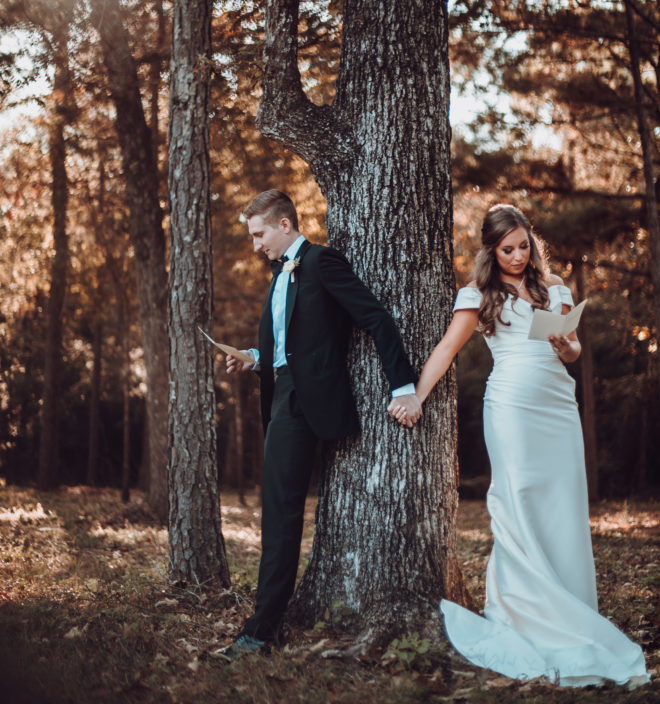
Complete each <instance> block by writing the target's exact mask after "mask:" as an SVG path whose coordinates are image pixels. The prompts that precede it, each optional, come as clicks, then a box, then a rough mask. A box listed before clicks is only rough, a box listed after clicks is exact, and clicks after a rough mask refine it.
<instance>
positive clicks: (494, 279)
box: [474, 203, 550, 337]
mask: <svg viewBox="0 0 660 704" xmlns="http://www.w3.org/2000/svg"><path fill="white" fill-rule="evenodd" d="M518 227H522V228H524V230H525V231H526V232H527V235H528V237H529V249H530V252H529V262H528V264H527V266H526V267H525V271H524V272H523V275H524V276H525V277H526V280H525V285H526V288H527V291H528V292H529V295H530V296H531V298H532V306H533V307H534V308H544V309H547V307H548V302H549V300H550V299H549V296H548V287H547V286H546V284H545V279H546V276H547V264H546V257H545V247H544V244H543V241H542V240H541V239H539V238H538V237H537V236H536V235H534V233H533V232H532V226H531V225H530V223H529V220H528V219H527V218H526V217H525V216H524V215H523V214H522V213H521V212H520V210H518V208H515V207H514V206H513V205H506V204H504V203H499V204H498V205H494V206H493V207H492V208H491V209H490V210H489V211H488V212H487V213H486V217H485V218H484V222H483V225H482V226H481V250H480V251H479V253H478V254H477V259H476V261H475V265H474V278H475V280H476V284H477V288H478V289H479V290H480V291H481V294H482V296H483V298H482V300H481V307H480V308H479V327H480V329H481V332H482V333H483V334H484V335H486V336H487V337H490V336H491V335H494V334H495V323H496V321H497V320H499V321H500V323H502V324H503V325H510V323H505V322H504V321H503V320H502V307H503V306H504V302H505V301H506V298H507V296H508V295H509V294H512V295H513V300H514V302H515V301H516V299H517V298H518V291H517V290H516V289H515V287H514V286H512V285H511V284H508V283H505V282H504V281H502V279H501V278H500V268H499V266H498V264H497V258H496V256H495V248H496V247H497V244H498V243H499V242H500V240H501V239H502V238H503V237H506V236H507V235H508V234H509V233H510V232H511V231H513V230H515V229H516V228H518Z"/></svg>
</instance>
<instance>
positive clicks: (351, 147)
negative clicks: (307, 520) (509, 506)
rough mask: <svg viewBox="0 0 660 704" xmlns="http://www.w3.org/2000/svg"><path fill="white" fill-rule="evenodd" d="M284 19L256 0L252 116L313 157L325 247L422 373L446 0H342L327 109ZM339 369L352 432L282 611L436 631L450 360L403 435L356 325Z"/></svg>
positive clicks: (436, 275)
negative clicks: (315, 97)
mask: <svg viewBox="0 0 660 704" xmlns="http://www.w3.org/2000/svg"><path fill="white" fill-rule="evenodd" d="M297 22H298V2H297V0H278V1H271V2H269V3H268V4H267V13H266V46H265V50H264V63H265V66H264V81H263V99H262V103H261V105H260V109H259V115H258V118H257V119H258V125H259V127H260V129H261V131H262V132H263V133H264V134H265V135H266V136H270V137H273V138H275V139H277V140H279V141H281V142H283V143H284V144H285V145H286V146H287V147H289V148H290V149H292V150H293V151H295V152H296V153H298V154H299V155H300V156H302V158H304V159H305V160H306V161H307V162H308V164H309V165H310V167H311V169H312V171H313V173H314V175H315V177H316V179H317V180H318V182H319V184H320V186H321V189H322V191H323V194H324V196H325V198H326V201H327V208H328V211H327V227H328V236H329V241H330V244H332V245H333V246H335V247H338V248H339V249H340V250H342V251H343V252H344V253H345V254H346V255H347V257H348V258H349V260H350V261H351V262H352V264H353V266H354V268H355V270H356V272H357V273H358V275H359V276H360V277H361V278H362V279H363V280H364V281H365V283H366V284H367V285H368V286H369V288H370V289H371V290H372V291H373V292H374V294H375V295H376V296H377V297H378V298H379V299H380V300H381V301H382V302H383V303H384V304H385V306H386V307H387V308H388V309H389V310H390V311H391V312H392V314H393V316H394V318H395V319H396V320H397V322H398V324H399V326H400V330H401V333H402V338H403V340H404V342H405V344H406V346H407V348H408V351H409V353H410V356H411V361H412V362H413V364H414V365H415V366H416V367H417V368H418V369H419V368H420V367H421V364H422V363H423V361H424V360H425V359H426V357H427V356H428V354H429V353H430V351H431V349H432V347H433V346H434V345H435V344H436V343H437V341H438V340H439V339H440V337H441V335H442V334H443V332H444V330H445V329H446V327H447V325H448V323H449V320H450V317H451V305H452V301H453V297H454V292H455V280H454V272H453V265H452V213H451V182H450V175H449V158H450V153H449V143H450V137H451V135H450V127H449V120H448V107H449V62H448V54H447V32H448V18H447V8H446V4H445V3H444V2H442V1H441V0H430V1H429V2H424V3H421V2H414V1H413V0H406V1H405V2H397V3H393V2H390V1H389V0H345V1H344V3H343V34H342V49H341V62H340V69H339V76H338V80H337V93H336V98H335V100H334V103H333V105H332V106H316V105H314V104H312V103H311V102H310V101H309V100H308V99H307V97H306V96H305V94H304V93H303V89H302V87H301V81H300V74H299V71H298V66H297V56H296V55H297ZM349 365H350V368H351V369H352V376H353V384H354V393H355V398H356V400H357V403H358V409H359V413H360V418H361V422H362V434H361V436H360V437H359V438H357V439H355V438H353V439H349V440H347V441H345V442H342V443H339V444H338V446H337V447H335V448H333V451H332V452H331V454H330V459H329V461H328V463H327V466H326V467H325V472H324V476H323V477H322V483H321V488H320V499H319V506H318V511H317V526H316V534H315V539H314V547H313V549H312V554H311V557H310V562H309V566H308V568H307V570H306V572H305V574H304V576H303V579H302V581H301V583H300V585H299V587H298V590H297V593H296V596H295V599H294V604H293V607H292V615H293V616H295V617H296V618H297V619H298V620H299V621H301V622H308V623H309V622H312V621H314V620H315V619H317V618H318V617H319V616H320V615H321V614H323V612H324V610H325V609H326V607H330V608H331V607H332V605H333V604H335V603H337V602H342V604H343V607H344V608H347V609H350V610H351V611H352V612H353V614H354V616H355V622H356V623H357V624H359V627H360V628H361V629H362V633H361V638H362V639H364V640H365V641H368V640H374V639H379V638H381V637H383V636H386V635H389V634H390V633H392V632H395V631H396V632H405V631H410V630H413V629H419V628H421V629H423V630H424V629H434V628H435V626H437V624H438V602H439V600H440V599H441V598H442V597H449V598H451V599H453V600H456V601H458V602H462V603H465V602H466V601H468V600H469V597H468V595H467V591H466V589H465V587H464V585H463V582H462V578H461V573H460V570H459V566H458V562H457V558H456V545H455V514H456V507H457V501H458V498H457V460H456V401H455V398H456V389H455V371H454V368H453V367H452V369H451V370H450V372H449V373H448V374H447V375H446V377H445V378H444V380H443V381H442V382H441V383H440V384H439V386H438V388H437V389H436V391H435V392H434V394H433V396H432V397H431V399H430V400H429V402H428V403H427V404H426V407H425V415H424V417H423V420H422V421H421V422H420V424H419V425H418V426H417V427H415V428H414V429H413V430H412V432H411V431H409V430H407V429H403V428H402V427H400V426H398V425H397V424H396V423H395V422H394V421H392V420H391V419H390V418H389V417H388V416H387V415H386V406H387V403H388V388H387V384H386V381H385V379H384V376H383V374H382V371H381V368H380V363H379V362H378V359H377V356H376V354H375V350H374V347H373V344H372V343H371V340H370V339H368V338H367V337H366V336H365V335H363V334H356V335H355V337H354V344H353V345H352V348H351V351H350V353H349Z"/></svg>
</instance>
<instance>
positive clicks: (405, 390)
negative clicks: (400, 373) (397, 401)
mask: <svg viewBox="0 0 660 704" xmlns="http://www.w3.org/2000/svg"><path fill="white" fill-rule="evenodd" d="M414 393H415V385H414V384H406V385H405V386H399V388H398V389H394V391H392V398H396V397H397V396H409V395H411V394H414Z"/></svg>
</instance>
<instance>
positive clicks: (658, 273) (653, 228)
mask: <svg viewBox="0 0 660 704" xmlns="http://www.w3.org/2000/svg"><path fill="white" fill-rule="evenodd" d="M624 5H625V7H626V27H627V30H628V32H627V34H628V50H629V52H630V72H631V74H632V78H633V88H634V95H635V111H636V113H637V129H638V131H639V139H640V142H641V146H642V160H643V163H644V185H645V190H646V198H645V199H644V204H645V207H646V229H647V230H648V233H649V240H650V244H651V253H652V257H651V280H652V281H653V299H654V303H655V306H654V307H655V329H656V338H657V339H658V340H660V219H659V218H658V199H657V189H658V184H657V183H656V179H655V175H654V173H653V171H654V170H653V156H654V154H653V145H652V143H651V133H650V129H649V122H648V119H647V117H646V109H645V107H644V102H645V100H644V98H645V95H644V87H643V85H642V77H641V73H640V67H639V64H640V51H639V39H638V35H637V30H636V29H635V19H634V10H633V8H635V7H636V6H635V4H634V3H633V2H632V1H631V0H624ZM638 12H639V11H638ZM640 14H641V16H642V18H643V19H647V21H649V22H650V20H648V18H646V17H645V15H644V14H643V13H640ZM650 24H651V25H652V26H653V27H654V28H655V30H656V31H657V29H658V27H657V25H654V24H653V23H652V22H650ZM656 54H657V56H656V60H658V61H660V50H658V51H657V52H656ZM655 69H656V88H660V86H659V85H658V83H657V81H658V79H660V65H659V64H658V63H656V65H655ZM659 107H660V106H658V105H656V106H655V108H656V110H657V109H658V108H659ZM656 153H657V145H656ZM657 361H658V383H659V384H660V354H658V355H657Z"/></svg>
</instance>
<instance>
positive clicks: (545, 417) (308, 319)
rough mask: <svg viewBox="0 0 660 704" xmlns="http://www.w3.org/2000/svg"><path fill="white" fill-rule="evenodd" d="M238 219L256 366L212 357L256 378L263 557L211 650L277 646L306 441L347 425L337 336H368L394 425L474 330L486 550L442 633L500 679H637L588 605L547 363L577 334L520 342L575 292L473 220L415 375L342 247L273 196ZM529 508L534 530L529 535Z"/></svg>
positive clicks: (579, 473) (568, 435) (572, 466)
mask: <svg viewBox="0 0 660 704" xmlns="http://www.w3.org/2000/svg"><path fill="white" fill-rule="evenodd" d="M243 215H244V217H245V219H246V221H247V226H248V230H249V233H250V236H251V237H252V242H253V246H254V250H255V252H257V253H260V254H263V255H265V256H266V257H267V258H268V259H269V260H270V262H271V267H272V269H273V280H272V282H271V285H270V289H269V291H268V294H267V296H266V302H265V305H264V308H263V312H262V315H261V320H260V324H259V338H258V340H259V347H258V349H253V350H249V351H247V354H248V355H249V357H250V358H251V359H252V360H254V361H250V362H248V361H242V360H240V359H238V358H237V357H235V356H232V355H228V356H227V371H228V372H230V373H234V372H247V371H248V370H254V371H256V372H257V373H258V375H259V377H260V384H261V411H262V420H263V426H264V431H265V446H264V474H263V488H262V525H261V531H262V556H261V562H260V566H259V577H258V586H257V601H256V607H255V612H254V614H253V615H252V616H251V617H250V618H249V619H248V620H247V622H246V623H245V625H244V627H243V630H242V632H241V633H240V635H239V636H238V637H237V638H236V639H235V640H234V642H233V643H231V644H230V645H229V646H228V647H227V648H225V650H224V655H225V657H226V658H227V659H228V660H233V659H235V658H237V657H240V656H242V655H244V654H246V653H249V652H254V651H257V650H259V649H260V648H262V647H263V646H264V645H266V644H267V643H272V642H274V641H276V640H277V638H278V635H279V631H280V628H281V625H282V620H283V617H284V612H285V610H286V606H287V603H288V601H289V598H290V597H291V595H292V594H293V589H294V586H295V578H296V572H297V567H298V559H299V555H300V543H301V537H302V527H303V514H304V507H305V498H306V495H307V489H308V486H309V481H310V476H311V470H312V465H313V462H314V456H315V452H316V445H317V443H318V441H319V440H336V439H339V438H343V437H346V436H349V435H352V434H356V433H359V431H360V426H359V420H358V414H357V410H356V406H355V401H354V399H353V396H352V392H351V388H350V380H349V376H348V370H347V368H346V354H347V351H348V344H349V339H350V334H351V330H352V327H353V326H354V325H355V326H357V327H359V328H361V329H362V330H364V331H365V332H367V333H368V334H369V335H371V337H372V338H373V341H374V343H375V345H376V350H377V352H378V355H379V357H380V360H381V363H382V367H383V371H384V373H385V376H386V377H387V380H388V382H389V384H390V388H391V395H392V398H391V401H390V405H389V408H388V410H389V412H390V415H392V417H394V418H396V419H397V420H398V421H399V422H400V423H402V424H403V425H406V426H408V427H412V425H413V424H414V423H415V422H416V421H417V420H418V419H419V417H420V415H421V412H422V410H421V401H423V399H424V398H426V396H427V395H428V393H429V392H430V391H431V389H432V388H433V386H434V385H435V383H436V382H437V381H438V380H439V379H440V378H441V376H442V375H443V374H444V373H445V371H446V370H447V369H448V368H449V366H450V364H451V362H452V360H453V358H454V357H455V355H456V353H457V352H458V351H459V350H460V348H461V347H462V346H463V345H464V344H465V342H467V340H468V339H469V337H470V336H471V335H472V333H473V332H474V331H475V330H476V329H477V328H479V329H480V330H481V331H482V333H483V334H484V336H485V338H486V341H487V343H488V345H489V347H490V348H491V352H492V353H493V356H494V359H495V366H494V369H493V373H492V374H491V377H490V378H489V382H488V387H487V391H486V396H485V399H484V432H485V435H486V443H487V447H488V452H489V457H490V460H491V466H492V472H493V483H492V485H491V489H490V490H489V496H488V509H489V512H490V514H491V518H492V519H493V521H492V525H493V533H494V538H495V544H494V547H493V552H492V554H491V558H490V560H489V564H488V571H487V598H486V607H485V610H484V613H485V618H482V617H480V616H477V615H476V614H473V613H472V612H469V611H467V610H466V609H463V608H462V607H460V606H458V605H456V604H453V603H451V602H447V601H443V602H442V604H441V606H440V608H441V611H442V613H443V616H444V620H445V627H446V630H447V633H448V636H449V639H450V641H451V642H452V644H453V645H454V647H455V648H456V649H457V650H458V651H459V652H461V653H462V654H463V655H464V656H465V657H467V658H468V659H469V660H470V661H471V662H473V663H474V664H477V665H480V666H482V667H488V668H490V669H494V670H496V671H498V672H501V673H503V674H506V675H508V676H511V677H519V678H522V679H528V678H531V677H537V676H546V677H548V678H549V679H552V680H555V681H559V682H561V683H562V684H576V685H577V684H590V683H598V682H602V681H605V680H606V679H612V680H615V681H617V682H628V681H631V680H637V681H639V682H642V681H647V680H648V675H647V674H646V669H645V664H644V657H643V654H642V652H641V649H640V648H639V646H637V645H635V644H634V643H632V642H630V641H629V640H628V639H627V638H626V637H625V636H624V635H623V634H622V633H621V632H620V631H618V630H617V629H616V628H615V627H614V626H613V625H612V624H611V623H610V622H609V621H607V619H604V618H602V617H601V616H599V615H598V612H597V605H596V593H595V571H594V567H593V555H592V552H591V540H590V534H589V522H588V505H587V497H586V480H585V472H584V459H583V448H582V436H581V429H580V422H579V416H578V415H577V405H576V403H575V396H574V385H573V381H572V379H571V378H570V377H569V376H568V374H567V373H566V370H565V368H564V366H563V363H562V362H563V361H573V360H574V359H576V358H577V356H578V355H579V353H580V347H579V342H578V340H577V337H576V335H575V333H571V334H570V335H567V336H558V337H554V338H550V340H549V341H548V342H545V341H534V340H526V336H527V331H528V330H529V326H530V323H531V315H532V314H533V310H534V309H535V308H544V309H547V310H551V311H553V312H567V311H568V310H569V309H570V306H572V299H571V297H570V291H569V290H568V289H567V288H566V287H565V286H563V285H562V283H561V280H560V279H559V278H558V277H553V276H552V275H550V274H548V273H547V270H546V267H545V262H544V260H543V257H542V253H541V251H540V246H539V241H538V240H537V239H536V238H535V236H534V235H533V233H532V229H531V226H530V225H529V222H528V221H527V219H526V218H525V217H524V216H523V215H522V213H521V212H520V211H519V210H517V209H516V208H513V206H495V207H494V208H492V209H491V210H490V211H489V213H488V214H487V216H486V219H485V221H484V226H483V228H482V250H481V252H480V254H479V257H478V258H477V262H476V265H475V272H476V280H475V282H473V283H472V284H471V285H470V286H468V287H465V288H463V289H461V290H460V291H459V294H458V297H457V300H456V305H455V307H454V311H455V312H454V317H453V319H452V323H451V324H450V326H449V328H448V330H447V332H446V334H445V335H444V336H443V338H442V340H441V341H440V342H439V344H438V345H437V346H436V348H435V350H434V351H433V353H432V354H431V356H430V357H429V360H428V361H427V363H426V364H425V366H424V369H423V370H422V374H421V377H420V379H419V381H417V375H416V374H415V372H414V371H413V369H412V367H411V365H410V362H409V360H408V357H407V355H406V353H405V350H404V347H403V344H402V342H401V338H400V336H399V332H398V330H397V327H396V325H395V323H394V321H393V319H392V317H391V316H390V314H389V313H388V312H387V311H386V310H385V308H384V307H383V306H382V305H381V304H380V302H379V301H378V300H377V299H376V298H375V297H374V295H373V294H372V293H371V292H370V291H369V290H368V289H367V288H366V287H365V285H364V284H363V283H362V282H361V281H360V280H359V279H358V277H357V276H356V275H355V274H354V272H353V270H352V268H351V265H350V264H349V262H348V261H347V260H346V258H345V257H344V256H343V255H342V254H341V253H340V252H338V251H337V250H335V249H332V248H330V247H323V246H320V245H315V244H311V243H310V242H309V241H307V240H306V239H305V238H304V237H303V236H302V235H301V234H300V232H299V231H298V218H297V214H296V209H295V206H294V205H293V203H292V201H291V199H290V198H289V197H288V196H287V195H285V194H284V193H282V192H280V191H277V190H270V191H265V192H263V193H261V194H259V195H258V196H257V197H256V198H255V199H254V200H253V201H252V202H251V203H250V205H249V206H248V207H247V208H246V210H245V211H244V213H243ZM530 343H531V344H530ZM416 383H417V387H415V384H416ZM558 439H561V440H562V442H561V443H558V442H557V441H558ZM557 468H559V474H561V476H557V474H558V471H557ZM558 513H560V514H561V516H558V515H557V514H558ZM541 516H545V517H546V518H547V519H548V521H549V525H547V526H542V525H540V517H541ZM558 531H559V534H558Z"/></svg>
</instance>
